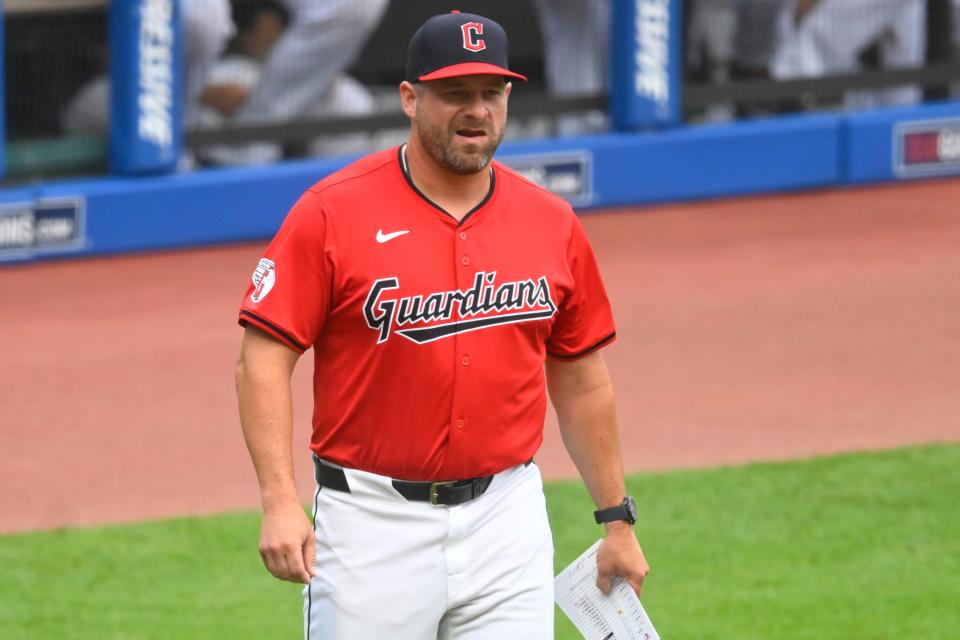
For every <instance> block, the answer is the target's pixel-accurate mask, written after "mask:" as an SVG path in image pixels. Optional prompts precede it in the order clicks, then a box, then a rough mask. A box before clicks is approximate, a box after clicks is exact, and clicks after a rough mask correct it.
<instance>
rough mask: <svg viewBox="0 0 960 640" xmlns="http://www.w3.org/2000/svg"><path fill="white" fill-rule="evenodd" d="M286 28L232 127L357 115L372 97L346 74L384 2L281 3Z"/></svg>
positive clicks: (290, 0)
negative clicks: (287, 23)
mask: <svg viewBox="0 0 960 640" xmlns="http://www.w3.org/2000/svg"><path fill="white" fill-rule="evenodd" d="M286 4H287V7H288V9H289V10H290V15H291V23H290V26H289V27H288V28H287V30H286V32H285V33H284V34H283V37H282V38H281V39H280V41H279V42H278V43H277V46H276V47H275V48H274V49H273V51H272V52H271V54H270V56H269V57H268V59H267V61H266V64H265V65H264V68H263V70H262V74H261V78H260V83H259V84H258V85H257V87H256V88H255V89H254V90H253V92H252V93H251V94H250V96H249V98H248V99H247V101H246V103H244V104H243V105H242V106H241V107H240V109H239V110H238V112H237V113H236V115H235V116H234V117H235V119H236V121H237V122H249V123H253V122H257V123H263V122H284V121H287V120H291V119H294V118H297V117H302V116H308V115H338V114H363V113H369V112H370V111H372V109H373V97H372V96H371V95H370V93H369V92H368V91H367V90H366V89H365V88H364V87H363V86H362V85H360V84H359V83H358V82H356V81H354V80H352V79H348V77H347V76H346V73H345V71H346V69H347V68H348V67H349V66H350V64H351V63H353V61H354V59H355V58H356V56H357V55H358V54H359V53H360V50H361V49H362V48H363V45H364V44H365V43H366V41H367V38H368V37H369V36H370V34H371V32H372V31H373V29H374V28H376V26H377V24H378V23H379V22H380V18H381V17H382V16H383V12H384V11H385V10H386V7H387V0H352V1H351V0H323V1H321V0H286Z"/></svg>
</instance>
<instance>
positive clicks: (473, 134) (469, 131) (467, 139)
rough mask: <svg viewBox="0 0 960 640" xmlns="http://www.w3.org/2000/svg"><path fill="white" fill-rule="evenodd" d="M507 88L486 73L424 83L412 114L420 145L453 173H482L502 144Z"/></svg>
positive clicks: (418, 91) (508, 86)
mask: <svg viewBox="0 0 960 640" xmlns="http://www.w3.org/2000/svg"><path fill="white" fill-rule="evenodd" d="M510 88H511V85H510V84H509V83H507V82H505V81H504V79H503V77H502V76H490V75H479V76H460V77H457V78H445V79H442V80H432V81H430V82H424V83H423V84H422V86H420V87H418V88H417V92H416V94H417V103H416V115H415V116H414V124H415V125H416V133H417V136H418V137H419V139H420V142H421V144H422V145H423V147H424V148H425V149H426V150H427V152H428V153H429V154H430V155H431V156H432V157H433V158H434V160H436V161H437V162H439V163H440V164H442V165H443V166H445V167H446V168H448V169H449V170H450V171H453V172H454V173H459V174H463V175H468V174H471V173H477V172H478V171H483V169H484V168H486V166H487V165H488V164H489V163H490V159H491V158H493V153H494V152H495V151H496V150H497V147H498V146H499V145H500V141H501V140H503V132H504V130H505V128H506V124H507V98H508V97H509V95H510Z"/></svg>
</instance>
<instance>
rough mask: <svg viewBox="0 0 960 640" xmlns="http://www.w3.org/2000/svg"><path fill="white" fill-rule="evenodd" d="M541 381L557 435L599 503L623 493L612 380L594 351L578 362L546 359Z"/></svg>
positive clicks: (605, 504) (616, 499) (610, 502)
mask: <svg viewBox="0 0 960 640" xmlns="http://www.w3.org/2000/svg"><path fill="white" fill-rule="evenodd" d="M547 380H548V383H549V385H550V395H551V399H552V401H553V406H554V408H555V409H556V410H557V418H558V420H559V423H560V434H561V435H562V436H563V443H564V445H565V446H566V448H567V452H568V453H569V454H570V458H571V459H572V460H573V462H574V464H575V465H576V466H577V470H578V471H579V472H580V476H581V477H582V478H583V482H584V484H585V485H586V487H587V491H589V492H590V496H591V497H592V498H593V501H594V502H595V503H596V504H597V506H598V507H599V508H601V509H602V508H606V507H612V506H615V505H617V504H619V503H620V502H621V501H622V500H623V497H624V480H623V460H622V455H621V451H620V431H619V430H620V427H619V424H618V423H617V413H616V407H615V402H614V394H613V384H612V383H611V381H610V374H609V373H608V372H607V368H606V365H605V364H604V362H603V359H602V358H601V356H600V354H599V353H597V354H591V355H590V356H587V357H586V358H584V359H583V360H581V361H577V362H573V363H568V362H555V361H548V362H547Z"/></svg>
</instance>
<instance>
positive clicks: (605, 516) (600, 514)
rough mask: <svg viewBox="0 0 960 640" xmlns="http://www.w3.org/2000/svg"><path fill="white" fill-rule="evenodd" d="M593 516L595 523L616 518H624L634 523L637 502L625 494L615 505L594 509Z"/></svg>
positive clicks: (635, 520)
mask: <svg viewBox="0 0 960 640" xmlns="http://www.w3.org/2000/svg"><path fill="white" fill-rule="evenodd" d="M593 517H594V518H595V519H596V521H597V524H603V523H604V522H616V521H617V520H626V521H627V522H629V523H630V524H635V523H636V522H637V503H636V502H634V501H633V498H631V497H630V496H627V497H626V498H624V499H623V502H621V503H620V504H618V505H617V506H615V507H610V508H609V509H601V510H599V511H594V512H593Z"/></svg>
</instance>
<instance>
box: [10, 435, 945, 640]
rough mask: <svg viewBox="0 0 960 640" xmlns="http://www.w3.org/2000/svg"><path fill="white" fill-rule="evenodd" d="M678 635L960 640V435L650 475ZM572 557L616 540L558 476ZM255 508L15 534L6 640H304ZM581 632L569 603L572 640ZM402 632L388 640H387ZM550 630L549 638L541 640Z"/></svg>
mask: <svg viewBox="0 0 960 640" xmlns="http://www.w3.org/2000/svg"><path fill="white" fill-rule="evenodd" d="M629 485H630V491H631V493H632V494H633V495H634V496H636V498H637V502H638V504H639V505H640V508H641V514H642V515H641V518H642V521H641V522H640V523H638V525H637V529H638V532H639V535H640V539H641V542H642V544H643V546H644V549H645V551H646V553H647V558H648V560H649V561H650V564H651V566H652V573H651V575H650V577H649V578H648V581H647V586H646V588H645V591H644V594H643V602H644V606H645V607H646V608H647V611H648V613H649V614H650V616H651V618H652V619H653V622H654V624H655V625H656V626H657V629H658V631H659V632H660V634H661V635H662V636H663V637H664V638H665V639H670V638H673V639H678V638H679V639H683V640H689V639H704V640H705V639H710V638H716V639H724V640H729V639H733V638H736V639H739V640H742V639H749V638H757V639H760V638H762V639H776V640H790V639H798V640H799V639H806V638H811V639H812V638H817V639H818V640H826V639H841V638H842V639H853V640H868V639H869V640H880V639H886V638H890V639H893V638H923V639H925V640H934V639H940V638H943V639H947V638H956V637H958V635H960V534H958V532H960V445H944V446H932V447H922V448H910V449H901V450H898V451H891V452H884V453H872V454H857V455H845V456H838V457H830V458H823V459H817V460H811V461H804V462H795V463H788V464H758V465H750V466H746V467H736V468H723V469H714V470H705V471H682V472H671V473H663V474H649V475H637V476H633V477H631V478H630V480H629ZM547 492H548V501H549V504H550V516H551V521H552V523H553V527H554V535H555V539H556V543H557V558H556V562H557V568H558V570H559V568H561V567H562V566H565V564H566V563H568V562H569V561H570V560H572V559H573V558H575V557H576V556H577V555H579V553H580V552H581V551H582V550H583V549H585V548H586V547H587V546H589V545H590V544H592V543H593V541H594V540H596V538H597V537H598V536H599V534H600V528H599V527H597V526H595V525H593V524H592V523H591V512H592V506H591V504H590V502H589V500H588V498H587V496H586V493H585V492H584V490H583V489H582V488H581V487H580V486H579V484H578V483H574V482H568V483H553V484H550V485H549V486H548V489H547ZM258 523H259V521H258V516H257V515H256V514H239V515H225V516H219V517H213V518H203V519H179V520H171V521H164V522H151V523H143V524H135V525H128V526H117V527H106V528H98V529H82V530H63V531H53V532H44V533H31V534H24V535H10V536H2V537H0V567H2V573H0V575H2V580H0V638H3V639H4V640H15V639H21V638H22V639H28V638H29V639H31V640H32V639H35V638H43V639H53V638H56V639H62V640H68V639H84V640H87V639H89V640H106V639H111V638H124V639H129V638H164V639H173V638H190V639H196V638H224V639H229V640H239V639H243V638H256V639H263V638H270V639H275V638H299V637H301V633H302V632H301V622H300V616H301V610H300V607H301V604H300V603H301V600H300V588H299V587H297V586H296V585H291V584H285V583H280V582H278V581H275V580H273V579H271V578H269V576H268V575H267V574H266V572H265V570H264V569H263V568H262V566H261V565H260V559H259V556H258V555H257V551H256V540H257V532H258ZM578 637H579V636H578V635H577V634H576V632H575V631H574V630H573V628H572V625H570V624H569V622H568V621H567V620H566V619H565V618H564V617H563V615H562V614H560V613H559V611H558V615H557V638H558V639H573V638H578ZM385 640H386V639H385ZM534 640H535V639H534Z"/></svg>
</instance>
